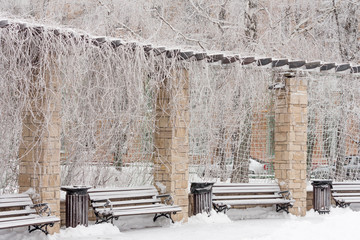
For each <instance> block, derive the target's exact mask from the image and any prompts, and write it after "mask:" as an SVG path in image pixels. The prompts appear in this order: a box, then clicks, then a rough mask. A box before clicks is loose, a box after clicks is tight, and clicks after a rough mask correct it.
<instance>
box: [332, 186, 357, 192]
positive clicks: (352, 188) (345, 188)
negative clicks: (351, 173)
mask: <svg viewBox="0 0 360 240" xmlns="http://www.w3.org/2000/svg"><path fill="white" fill-rule="evenodd" d="M332 191H360V186H356V185H347V186H340V185H336V186H333V188H332Z"/></svg>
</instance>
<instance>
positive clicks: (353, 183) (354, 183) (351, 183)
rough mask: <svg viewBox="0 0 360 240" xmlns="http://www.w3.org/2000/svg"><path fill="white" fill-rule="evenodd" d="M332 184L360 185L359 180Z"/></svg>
mask: <svg viewBox="0 0 360 240" xmlns="http://www.w3.org/2000/svg"><path fill="white" fill-rule="evenodd" d="M332 185H333V186H336V185H342V186H343V185H360V182H333V183H332Z"/></svg>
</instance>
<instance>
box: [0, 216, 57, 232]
mask: <svg viewBox="0 0 360 240" xmlns="http://www.w3.org/2000/svg"><path fill="white" fill-rule="evenodd" d="M59 221H60V219H59V218H58V217H54V216H50V217H38V218H33V219H25V220H18V221H10V222H1V223H0V229H7V228H14V227H25V226H33V225H38V224H46V223H55V222H59Z"/></svg>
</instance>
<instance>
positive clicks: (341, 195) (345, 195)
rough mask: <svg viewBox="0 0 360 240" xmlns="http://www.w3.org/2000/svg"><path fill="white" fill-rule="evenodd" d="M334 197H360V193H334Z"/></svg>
mask: <svg viewBox="0 0 360 240" xmlns="http://www.w3.org/2000/svg"><path fill="white" fill-rule="evenodd" d="M332 196H333V197H350V196H360V192H354V193H337V192H333V193H332Z"/></svg>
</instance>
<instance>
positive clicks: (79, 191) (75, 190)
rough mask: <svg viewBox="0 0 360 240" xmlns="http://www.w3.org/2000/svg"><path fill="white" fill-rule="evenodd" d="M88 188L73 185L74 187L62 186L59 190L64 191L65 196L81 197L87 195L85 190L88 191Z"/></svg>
mask: <svg viewBox="0 0 360 240" xmlns="http://www.w3.org/2000/svg"><path fill="white" fill-rule="evenodd" d="M90 188H91V187H90V186H85V185H74V186H62V187H61V188H60V189H61V190H63V191H65V192H66V194H69V195H83V194H87V190H89V189H90Z"/></svg>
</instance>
